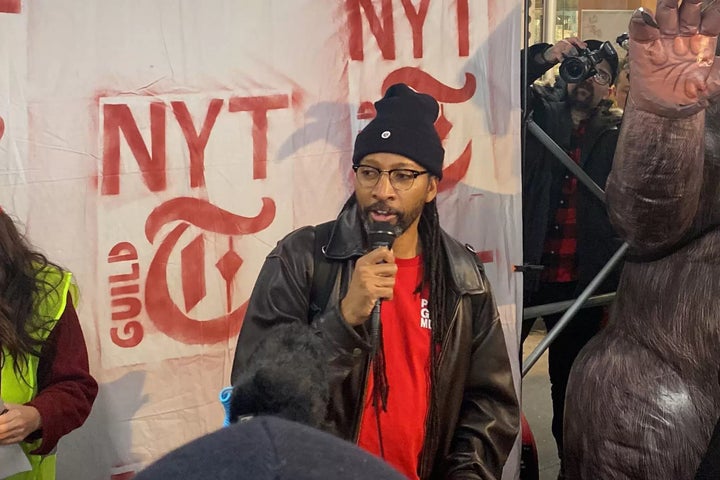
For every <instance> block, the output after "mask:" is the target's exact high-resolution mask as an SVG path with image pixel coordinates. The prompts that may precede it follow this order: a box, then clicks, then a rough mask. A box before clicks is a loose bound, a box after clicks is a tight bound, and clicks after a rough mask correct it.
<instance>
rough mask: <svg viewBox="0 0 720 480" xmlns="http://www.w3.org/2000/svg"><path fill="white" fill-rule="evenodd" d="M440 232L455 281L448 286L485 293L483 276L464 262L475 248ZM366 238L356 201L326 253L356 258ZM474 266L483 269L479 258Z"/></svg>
mask: <svg viewBox="0 0 720 480" xmlns="http://www.w3.org/2000/svg"><path fill="white" fill-rule="evenodd" d="M441 234H442V242H443V246H444V247H445V253H446V258H447V259H449V260H448V265H449V266H450V272H451V274H452V275H451V278H452V280H453V282H452V284H451V285H448V286H450V287H452V288H453V290H455V292H456V293H458V294H461V295H462V294H477V293H483V292H484V291H485V290H486V289H487V287H486V285H485V284H484V283H483V282H482V280H481V278H482V277H481V275H479V274H478V272H477V271H474V272H471V271H468V268H467V265H468V264H467V263H466V262H463V261H462V259H463V258H464V257H465V256H466V255H468V253H470V254H472V255H473V256H475V255H476V252H475V250H474V249H473V248H472V247H471V246H470V245H468V244H465V245H462V244H460V243H459V242H457V241H456V240H454V239H453V238H452V237H451V236H450V235H448V234H447V233H446V232H445V231H444V230H442V229H441ZM365 237H366V235H365V232H364V230H363V226H362V223H361V220H360V215H358V206H357V204H356V203H353V204H351V205H349V206H346V207H345V208H343V209H342V211H341V212H340V214H339V215H338V217H337V220H336V221H335V225H334V226H333V229H332V231H331V232H330V239H329V240H328V243H327V245H326V246H325V247H324V248H323V253H324V254H325V257H326V258H328V259H330V260H351V259H357V258H359V257H361V256H363V255H364V254H365V253H366V251H367V247H366V246H365ZM475 265H476V268H477V269H481V268H482V267H481V266H480V263H479V261H477V262H475Z"/></svg>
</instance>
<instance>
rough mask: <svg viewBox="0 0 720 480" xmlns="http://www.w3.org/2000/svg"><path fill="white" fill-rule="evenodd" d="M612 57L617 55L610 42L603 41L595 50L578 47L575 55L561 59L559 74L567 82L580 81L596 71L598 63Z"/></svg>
mask: <svg viewBox="0 0 720 480" xmlns="http://www.w3.org/2000/svg"><path fill="white" fill-rule="evenodd" d="M613 57H617V52H616V51H615V48H613V46H612V44H611V43H610V42H604V43H603V44H602V45H600V48H598V49H597V50H589V49H579V52H578V55H577V56H575V57H568V58H566V59H565V60H563V61H562V63H561V64H560V76H561V77H562V79H563V80H565V81H566V82H567V83H580V82H582V81H584V80H585V79H587V78H590V77H592V76H593V75H595V74H596V73H597V69H596V68H595V67H596V66H597V64H598V63H600V62H602V61H603V60H610V59H611V58H613Z"/></svg>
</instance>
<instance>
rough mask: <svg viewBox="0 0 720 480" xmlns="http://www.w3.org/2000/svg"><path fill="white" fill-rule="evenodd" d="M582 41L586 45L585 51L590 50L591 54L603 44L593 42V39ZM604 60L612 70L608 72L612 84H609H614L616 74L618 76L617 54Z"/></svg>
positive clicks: (596, 41) (598, 41)
mask: <svg viewBox="0 0 720 480" xmlns="http://www.w3.org/2000/svg"><path fill="white" fill-rule="evenodd" d="M583 41H584V42H585V45H587V49H588V50H590V51H591V52H594V51H595V50H600V47H602V45H603V43H604V42H601V41H600V40H593V39H590V40H583ZM605 60H607V62H608V63H609V64H610V68H611V69H612V71H611V72H610V73H612V82H610V84H614V83H615V79H616V78H617V74H618V62H619V60H618V57H617V54H615V55H613V56H611V57H610V58H605Z"/></svg>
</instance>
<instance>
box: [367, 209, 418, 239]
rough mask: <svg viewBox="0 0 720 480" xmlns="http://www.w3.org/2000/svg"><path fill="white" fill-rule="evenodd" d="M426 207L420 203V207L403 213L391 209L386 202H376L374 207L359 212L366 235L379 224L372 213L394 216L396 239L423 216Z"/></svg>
mask: <svg viewBox="0 0 720 480" xmlns="http://www.w3.org/2000/svg"><path fill="white" fill-rule="evenodd" d="M424 206H425V205H424V203H420V204H419V205H415V206H413V207H412V208H411V209H410V210H409V211H406V212H401V211H400V210H395V209H394V208H391V207H390V206H389V205H388V204H386V203H385V202H375V203H373V204H372V205H369V206H367V207H364V208H361V209H359V210H358V212H360V217H361V219H362V223H363V226H364V227H365V233H367V232H369V231H371V230H372V229H373V226H374V225H375V224H376V223H378V222H377V221H376V220H374V219H373V218H372V215H371V213H372V212H377V211H382V212H385V213H386V214H387V215H394V216H395V223H394V224H393V232H394V233H395V236H396V237H399V236H400V235H402V234H403V233H405V231H406V230H407V229H408V228H410V225H412V224H413V222H415V220H416V219H418V218H419V217H420V215H422V211H423V207H424Z"/></svg>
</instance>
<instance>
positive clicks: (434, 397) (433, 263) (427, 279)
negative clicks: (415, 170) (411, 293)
mask: <svg viewBox="0 0 720 480" xmlns="http://www.w3.org/2000/svg"><path fill="white" fill-rule="evenodd" d="M418 235H419V237H420V244H421V245H422V252H423V256H422V261H423V279H422V283H421V284H420V285H418V290H417V291H418V292H420V291H422V290H423V289H425V288H427V289H428V291H429V297H430V298H429V300H428V309H429V310H430V322H431V326H432V335H431V340H430V408H429V409H428V421H427V432H426V436H427V437H428V438H430V439H435V438H438V434H439V429H440V421H439V412H438V409H437V405H438V400H439V397H438V393H437V370H438V360H439V357H440V347H441V346H442V339H443V338H444V337H445V333H446V332H447V329H448V327H449V320H450V319H449V317H448V315H447V308H446V307H447V292H446V274H447V271H448V263H447V256H446V253H445V249H444V248H443V245H442V231H441V230H440V217H439V216H438V210H437V202H436V199H433V200H432V201H431V202H428V203H426V204H425V206H424V207H423V211H422V214H421V215H420V222H419V223H418Z"/></svg>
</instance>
